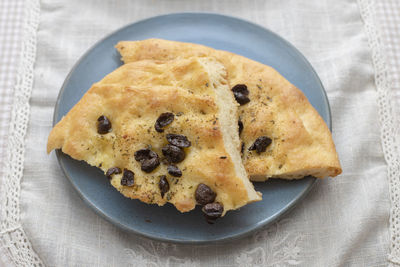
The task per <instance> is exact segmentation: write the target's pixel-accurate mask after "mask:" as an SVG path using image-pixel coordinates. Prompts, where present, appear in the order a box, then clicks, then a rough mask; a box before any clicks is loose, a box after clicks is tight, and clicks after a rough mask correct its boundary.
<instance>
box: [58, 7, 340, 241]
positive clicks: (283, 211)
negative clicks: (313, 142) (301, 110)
mask: <svg viewBox="0 0 400 267" xmlns="http://www.w3.org/2000/svg"><path fill="white" fill-rule="evenodd" d="M188 15H189V16H198V15H201V16H213V17H221V18H223V19H228V20H235V21H237V22H239V23H245V24H248V25H249V26H252V27H256V28H259V29H260V30H262V31H266V32H268V33H269V34H270V35H272V36H273V37H274V38H277V39H279V40H280V41H282V42H283V43H285V45H287V46H288V47H290V48H291V49H292V50H293V51H295V52H296V55H297V56H299V57H300V58H301V59H302V61H303V62H304V63H305V64H306V65H308V67H309V69H310V70H311V72H313V74H314V75H315V77H316V78H317V82H318V83H319V85H320V87H321V89H322V94H323V96H324V100H325V104H326V107H325V108H326V111H327V115H328V116H327V120H328V122H325V121H324V122H325V123H326V124H327V126H328V128H329V130H330V131H331V132H332V114H331V107H330V103H329V99H328V96H327V93H326V90H325V87H324V86H323V84H322V81H321V79H320V77H319V76H318V74H317V72H316V71H315V69H314V67H313V66H312V65H311V63H310V62H309V61H308V60H307V58H306V57H305V56H304V55H303V54H302V53H301V51H300V50H299V49H297V48H296V47H295V46H294V45H293V44H291V43H290V42H289V41H287V40H286V39H284V38H283V37H281V36H280V35H278V34H277V33H275V32H273V31H271V30H270V29H268V28H265V27H263V26H261V25H259V24H256V23H254V22H251V21H248V20H246V19H242V18H238V17H234V16H229V15H224V14H219V13H214V12H177V13H168V14H161V15H156V16H152V17H147V18H144V19H141V20H137V21H134V22H132V23H129V24H127V25H125V26H122V27H120V28H118V29H116V30H113V31H111V32H110V33H108V34H106V35H105V36H104V37H103V38H101V39H100V40H98V41H96V42H95V43H94V44H92V45H91V46H90V47H89V48H88V49H87V50H86V51H85V52H84V53H83V54H82V55H81V56H80V57H79V59H78V60H77V61H76V63H75V64H74V65H73V66H72V68H71V70H70V71H69V73H68V75H67V76H66V77H65V80H64V82H63V84H62V85H61V88H60V91H59V93H58V96H57V99H56V103H55V105H54V113H53V121H52V126H53V127H54V126H55V125H56V124H57V122H58V121H57V117H59V105H60V101H61V96H62V95H63V92H64V91H65V88H66V86H67V84H68V82H69V80H70V78H71V76H72V74H73V73H74V71H75V69H76V68H77V67H78V66H79V65H80V64H81V62H82V61H83V60H84V58H86V56H87V55H88V54H89V53H90V52H91V51H92V50H93V49H94V48H96V47H97V46H98V45H99V44H101V43H102V42H104V41H105V40H106V39H108V38H110V37H111V36H113V35H115V34H117V33H118V32H120V31H123V30H125V29H127V28H130V27H132V26H134V25H136V24H139V23H145V22H147V21H151V20H154V19H163V18H168V17H175V16H188ZM299 90H301V89H299ZM55 153H56V157H57V161H58V164H59V165H60V168H61V170H62V172H63V174H64V176H65V177H67V179H68V180H69V182H70V183H71V185H72V187H73V188H74V189H75V191H76V192H77V193H78V195H79V197H80V198H81V199H82V200H83V202H84V203H85V204H86V205H87V206H89V207H90V208H91V209H92V210H93V211H94V212H95V213H96V214H98V215H99V216H100V217H102V218H104V219H106V220H107V221H109V222H110V223H112V224H114V225H115V226H117V227H119V228H120V229H122V230H124V231H127V232H129V233H133V234H135V235H138V236H141V237H145V238H149V239H151V240H155V241H161V242H167V243H175V244H188V245H204V244H212V243H226V242H229V241H233V240H237V239H240V238H243V237H245V236H248V235H250V234H252V233H254V232H256V231H258V230H261V229H262V228H267V227H268V226H269V225H271V224H272V223H274V222H275V221H276V220H278V219H279V218H281V217H283V216H284V215H285V214H287V213H288V212H290V211H291V210H292V209H293V208H294V207H296V205H297V204H299V202H301V201H302V200H303V199H304V198H305V197H306V196H307V195H308V193H309V192H310V191H311V189H312V188H314V187H315V185H316V184H317V183H319V181H320V179H317V178H314V180H313V181H312V182H311V184H310V185H309V186H308V187H307V188H305V189H304V190H303V191H302V192H301V193H300V194H298V195H297V197H295V198H293V199H292V200H291V201H290V202H289V203H287V204H286V205H285V206H284V207H283V208H282V209H281V210H279V212H277V213H275V214H274V215H273V216H271V217H269V218H266V219H264V220H261V221H259V222H258V223H256V224H254V225H253V226H251V227H249V228H248V229H247V230H244V231H242V232H240V233H235V234H231V235H227V236H224V237H222V238H213V239H208V240H183V239H176V238H174V237H169V238H165V237H160V236H157V235H152V234H149V233H145V232H140V231H138V230H136V229H132V228H129V227H127V226H125V225H124V224H122V223H120V222H119V221H118V220H115V218H113V217H110V216H108V215H107V214H106V213H104V212H103V210H102V209H100V208H99V207H97V206H96V205H95V204H93V203H92V202H91V201H90V200H89V199H88V198H87V197H86V196H85V194H84V193H83V192H82V191H81V190H80V189H79V188H78V186H77V185H76V184H75V183H74V181H73V179H72V178H71V177H70V175H69V174H68V172H67V171H66V168H65V166H64V164H63V163H62V161H61V154H64V153H63V152H62V151H61V149H56V151H55Z"/></svg>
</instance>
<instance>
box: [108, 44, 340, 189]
mask: <svg viewBox="0 0 400 267" xmlns="http://www.w3.org/2000/svg"><path fill="white" fill-rule="evenodd" d="M116 48H117V49H118V51H119V52H120V54H121V56H122V60H123V61H124V62H125V63H129V62H135V61H138V60H144V59H155V60H173V59H177V58H188V57H192V56H198V57H208V56H211V57H215V58H216V59H217V60H218V61H220V62H221V63H222V64H223V65H224V66H225V67H226V70H227V73H228V82H229V84H230V86H231V87H233V86H235V85H236V84H245V85H247V88H248V90H249V91H250V94H249V98H250V102H249V103H248V104H245V105H242V106H240V107H239V114H240V118H241V120H242V122H243V124H244V130H243V132H242V133H241V140H242V141H243V142H244V144H245V149H244V151H245V152H244V155H243V162H244V165H245V168H246V170H247V172H248V173H249V175H250V176H251V179H252V180H253V181H262V180H265V179H268V178H271V177H273V178H275V177H277V178H285V179H297V178H302V177H304V176H307V175H313V176H315V177H318V178H323V177H326V176H332V177H333V176H336V175H338V174H340V173H341V172H342V169H341V166H340V162H339V159H338V156H337V153H336V149H335V145H334V143H333V140H332V136H331V133H330V131H329V129H328V127H327V126H326V124H325V122H324V121H323V119H322V118H321V117H320V116H319V114H318V112H317V111H316V110H315V109H314V108H313V107H312V106H311V104H310V103H309V102H308V100H307V98H306V97H305V96H304V94H303V93H302V92H301V91H300V90H299V89H297V88H296V87H295V86H294V85H292V84H291V83H290V82H289V81H287V80H286V79H285V78H284V77H282V76H281V75H280V74H279V73H278V72H277V71H275V70H274V69H273V68H271V67H269V66H265V65H263V64H261V63H258V62H256V61H253V60H250V59H248V58H245V57H242V56H239V55H236V54H233V53H230V52H226V51H220V50H215V49H212V48H209V47H206V46H202V45H197V44H191V43H182V42H175V41H167V40H161V39H148V40H143V41H123V42H120V43H118V44H117V46H116ZM260 136H268V137H270V138H271V139H272V140H273V141H272V144H271V145H270V146H269V147H268V148H267V151H266V152H262V153H260V154H258V153H257V152H256V151H249V150H248V148H249V147H250V146H251V145H252V144H253V143H254V141H255V140H256V139H257V138H258V137H260Z"/></svg>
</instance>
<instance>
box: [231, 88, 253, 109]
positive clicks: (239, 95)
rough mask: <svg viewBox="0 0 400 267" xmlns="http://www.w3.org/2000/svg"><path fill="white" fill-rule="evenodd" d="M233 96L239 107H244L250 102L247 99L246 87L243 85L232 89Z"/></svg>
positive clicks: (247, 91)
mask: <svg viewBox="0 0 400 267" xmlns="http://www.w3.org/2000/svg"><path fill="white" fill-rule="evenodd" d="M232 92H233V95H234V96H235V99H236V101H237V102H238V103H239V104H240V105H244V104H247V103H249V102H250V98H249V90H247V86H246V85H245V84H237V85H235V86H234V87H233V88H232Z"/></svg>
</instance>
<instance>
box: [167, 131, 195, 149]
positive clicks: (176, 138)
mask: <svg viewBox="0 0 400 267" xmlns="http://www.w3.org/2000/svg"><path fill="white" fill-rule="evenodd" d="M167 140H168V142H169V143H170V144H171V145H174V146H177V147H182V148H183V147H190V145H191V143H190V141H189V140H188V139H187V137H186V136H184V135H181V134H167Z"/></svg>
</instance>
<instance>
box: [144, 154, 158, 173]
mask: <svg viewBox="0 0 400 267" xmlns="http://www.w3.org/2000/svg"><path fill="white" fill-rule="evenodd" d="M156 155H157V154H156ZM140 163H141V166H140V168H141V170H142V171H144V172H147V173H150V172H152V171H153V170H154V169H155V168H157V167H158V165H160V159H159V158H158V156H157V157H154V158H150V159H145V160H143V161H141V162H140Z"/></svg>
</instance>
